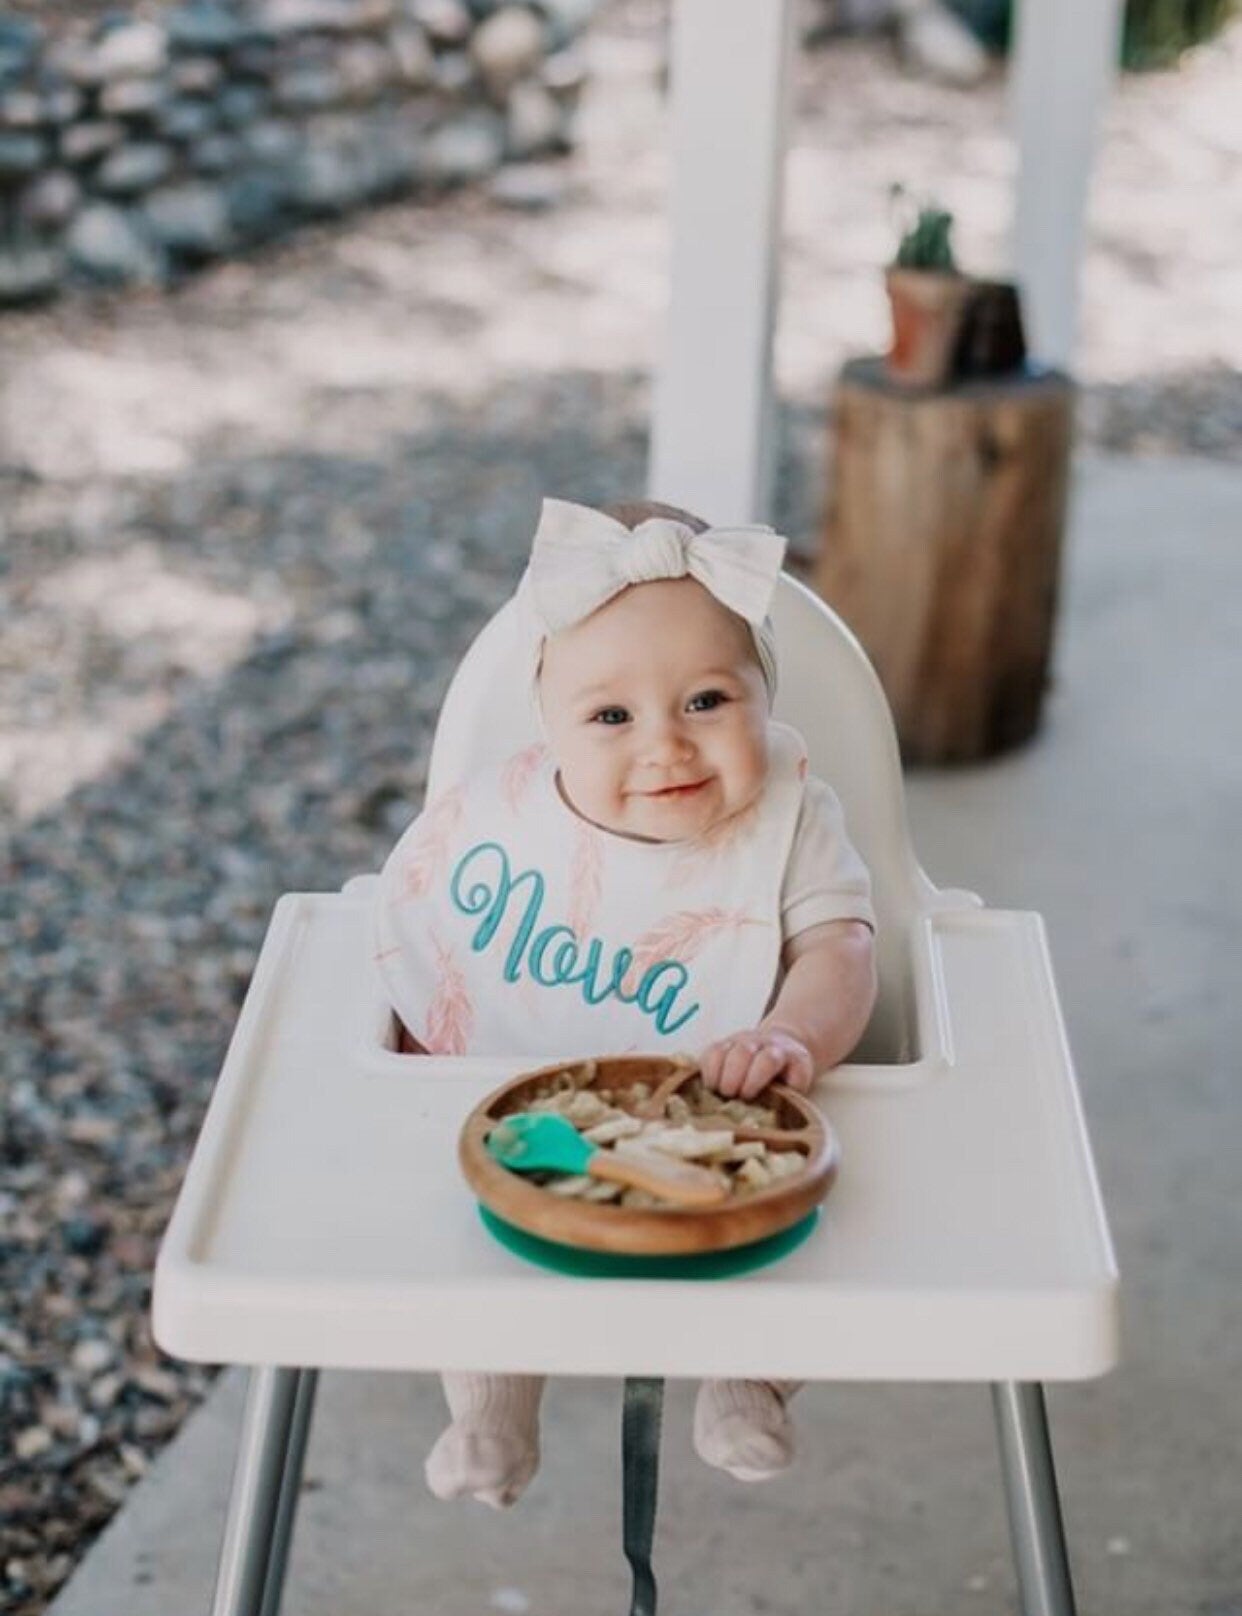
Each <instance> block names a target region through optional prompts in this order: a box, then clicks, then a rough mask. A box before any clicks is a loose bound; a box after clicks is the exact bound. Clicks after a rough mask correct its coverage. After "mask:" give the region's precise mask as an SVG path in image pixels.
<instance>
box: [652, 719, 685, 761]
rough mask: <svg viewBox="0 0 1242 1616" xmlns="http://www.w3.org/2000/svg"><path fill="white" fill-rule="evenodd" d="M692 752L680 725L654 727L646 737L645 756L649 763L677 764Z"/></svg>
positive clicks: (666, 724)
mask: <svg viewBox="0 0 1242 1616" xmlns="http://www.w3.org/2000/svg"><path fill="white" fill-rule="evenodd" d="M692 750H693V747H692V744H691V741H690V737H689V736H688V735H687V734H686V732H685V730H684V729H683V728H682V727H681V725H680V724H676V723H664V724H657V725H654V726H653V727H652V729H651V731H650V733H649V734H648V736H647V746H646V755H647V759H648V761H649V762H652V763H668V762H679V761H680V760H681V759H682V758H686V757H689V755H690V753H691V751H692Z"/></svg>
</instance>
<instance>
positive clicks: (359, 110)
mask: <svg viewBox="0 0 1242 1616" xmlns="http://www.w3.org/2000/svg"><path fill="white" fill-rule="evenodd" d="M600 3H601V0H186V3H182V4H177V5H171V6H169V7H167V8H166V9H164V10H162V11H161V12H159V13H158V14H157V16H155V17H148V16H145V15H139V14H137V13H135V12H123V13H119V14H118V13H109V15H108V16H107V17H106V18H105V19H103V20H102V21H100V22H97V23H95V24H94V25H93V26H88V27H86V28H84V29H81V30H79V31H77V32H75V33H72V34H66V35H64V36H63V37H59V38H55V39H52V38H49V37H47V35H46V34H45V32H44V31H43V30H42V29H41V28H40V27H39V25H38V24H36V23H34V22H31V21H29V20H28V19H26V18H24V17H20V16H16V15H14V14H12V13H9V14H5V13H2V12H0V309H2V308H3V307H4V306H5V305H17V304H24V303H30V302H34V301H39V300H42V299H45V298H50V297H53V296H55V295H57V294H58V293H59V292H61V291H62V290H64V289H65V288H66V287H68V286H72V285H88V286H89V285H93V286H123V285H128V284H146V285H157V286H159V285H168V284H170V283H172V282H175V281H176V280H177V279H179V278H180V277H181V276H182V275H184V274H185V273H187V272H189V271H192V270H193V269H194V268H195V267H197V266H199V265H201V264H203V263H205V262H207V261H209V260H211V259H215V258H220V257H226V256H229V255H231V254H235V253H238V252H243V251H245V250H247V249H249V248H251V247H253V246H255V245H257V244H260V243H262V242H265V241H270V240H273V239H275V238H277V237H280V236H282V235H286V234H288V233H289V232H290V231H291V230H293V229H296V228H297V227H298V226H299V225H300V224H302V223H304V222H306V221H308V220H312V219H317V218H324V217H330V216H335V215H342V214H346V213H349V212H351V211H353V210H354V209H357V208H362V207H366V206H369V205H371V204H374V203H377V202H381V201H385V200H388V199H390V198H393V197H396V196H402V195H407V194H410V193H420V192H421V193H425V194H429V195H431V194H435V193H437V192H440V191H443V190H445V189H447V188H449V187H451V186H454V185H458V184H461V183H464V182H467V181H471V180H479V179H483V178H486V177H488V176H490V175H492V174H493V173H495V171H497V170H498V169H499V168H500V167H501V166H502V165H504V164H509V163H525V162H527V161H529V160H530V159H532V158H539V157H543V156H546V155H549V154H552V153H557V152H563V151H565V150H567V149H568V148H569V146H570V144H571V139H572V117H573V112H574V109H575V107H576V105H577V100H578V97H579V93H580V91H581V88H582V85H583V82H584V80H585V76H586V75H585V67H584V64H583V60H582V57H581V54H580V52H579V50H578V49H577V48H576V44H575V42H576V40H577V38H578V36H579V35H580V33H581V31H582V29H583V28H584V27H585V26H586V24H587V23H588V22H589V20H590V18H591V16H592V15H593V14H594V12H595V11H596V10H597V9H598V7H599V5H600ZM532 194H533V193H532V192H531V190H530V187H529V186H522V185H521V184H518V185H517V186H516V189H515V192H514V196H515V198H516V202H515V205H524V206H529V205H533V204H532V202H531V196H532ZM503 195H504V188H502V196H503ZM537 200H542V198H538V199H537Z"/></svg>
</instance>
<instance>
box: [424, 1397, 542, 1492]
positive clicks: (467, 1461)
mask: <svg viewBox="0 0 1242 1616" xmlns="http://www.w3.org/2000/svg"><path fill="white" fill-rule="evenodd" d="M440 1381H441V1384H442V1385H443V1387H444V1397H445V1401H446V1402H447V1403H448V1406H449V1413H450V1414H451V1415H452V1416H453V1423H452V1424H451V1425H450V1426H449V1427H448V1428H447V1430H445V1431H442V1432H441V1434H440V1437H439V1439H438V1440H437V1442H436V1445H435V1447H434V1448H432V1450H431V1452H430V1453H429V1454H428V1455H427V1464H426V1476H427V1485H428V1486H429V1487H430V1488H431V1490H432V1492H433V1493H435V1495H436V1497H437V1498H460V1497H461V1496H462V1495H463V1494H464V1493H469V1494H470V1496H471V1497H472V1498H477V1499H478V1500H479V1502H480V1503H483V1504H490V1505H491V1506H492V1508H493V1509H504V1508H505V1506H506V1505H508V1504H512V1503H515V1502H516V1501H517V1499H518V1498H520V1497H521V1495H522V1492H523V1490H524V1489H525V1487H526V1484H527V1482H528V1481H529V1480H530V1478H531V1477H532V1476H533V1475H534V1474H535V1471H536V1470H538V1468H539V1399H540V1398H541V1397H542V1396H543V1377H542V1376H541V1375H476V1374H465V1373H458V1372H452V1373H446V1374H444V1375H441V1377H440Z"/></svg>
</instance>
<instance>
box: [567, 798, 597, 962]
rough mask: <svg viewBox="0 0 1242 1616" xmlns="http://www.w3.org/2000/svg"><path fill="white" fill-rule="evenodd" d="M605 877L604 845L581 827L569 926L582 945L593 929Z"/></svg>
mask: <svg viewBox="0 0 1242 1616" xmlns="http://www.w3.org/2000/svg"><path fill="white" fill-rule="evenodd" d="M603 878H604V844H603V842H602V840H601V839H600V837H599V836H597V835H596V833H595V832H594V831H593V830H592V829H591V828H590V826H588V825H579V826H578V827H577V830H576V831H575V834H574V856H573V858H572V860H571V861H570V865H569V924H570V928H571V930H572V931H573V934H574V936H575V937H576V938H577V939H578V941H579V942H584V941H585V940H586V937H587V934H588V933H589V932H590V930H591V923H592V921H593V920H594V918H595V906H596V904H598V902H599V898H600V890H601V888H602V886H603Z"/></svg>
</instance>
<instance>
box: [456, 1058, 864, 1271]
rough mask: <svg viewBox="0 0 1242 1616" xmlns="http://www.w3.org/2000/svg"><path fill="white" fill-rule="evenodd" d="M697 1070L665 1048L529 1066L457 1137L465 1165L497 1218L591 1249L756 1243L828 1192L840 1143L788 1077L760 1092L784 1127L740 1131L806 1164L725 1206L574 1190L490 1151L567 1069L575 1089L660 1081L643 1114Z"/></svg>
mask: <svg viewBox="0 0 1242 1616" xmlns="http://www.w3.org/2000/svg"><path fill="white" fill-rule="evenodd" d="M697 1072H698V1068H697V1067H696V1066H695V1065H694V1064H693V1063H692V1062H690V1061H684V1060H675V1059H670V1058H667V1057H664V1056H659V1055H608V1056H601V1057H600V1058H599V1059H597V1060H589V1061H576V1062H572V1063H570V1064H561V1065H556V1066H543V1067H540V1068H539V1070H538V1071H533V1072H524V1073H523V1074H522V1075H521V1076H520V1077H515V1078H513V1079H511V1081H509V1082H508V1083H505V1084H504V1085H503V1086H502V1087H501V1088H499V1089H497V1090H496V1091H495V1093H493V1094H491V1095H489V1096H488V1097H487V1099H486V1100H483V1101H482V1102H481V1103H480V1104H479V1105H477V1106H476V1107H475V1108H474V1110H473V1111H472V1112H471V1113H470V1115H469V1116H468V1117H467V1118H466V1122H465V1125H464V1127H463V1128H462V1132H461V1139H460V1143H459V1147H458V1156H459V1159H460V1161H461V1168H462V1172H463V1173H464V1174H465V1176H466V1180H467V1182H468V1183H469V1185H470V1187H471V1189H472V1190H473V1191H474V1193H475V1194H476V1195H477V1196H478V1198H479V1200H480V1201H481V1202H482V1203H483V1205H484V1206H485V1207H487V1209H488V1210H489V1211H490V1212H493V1213H495V1215H496V1216H497V1217H498V1218H503V1219H504V1221H505V1222H506V1223H511V1224H513V1225H515V1226H516V1227H517V1228H519V1229H523V1230H525V1231H526V1233H527V1234H533V1235H538V1236H540V1237H541V1238H542V1239H544V1240H553V1241H556V1242H557V1243H558V1244H560V1245H565V1246H577V1247H581V1248H583V1249H585V1250H587V1251H608V1252H616V1253H628V1254H630V1255H637V1256H650V1255H661V1256H688V1255H691V1254H694V1253H697V1252H704V1251H727V1250H729V1249H731V1248H732V1247H735V1246H746V1245H750V1244H751V1243H752V1242H753V1241H756V1240H762V1239H764V1238H765V1237H767V1236H768V1235H773V1234H777V1233H779V1232H780V1231H781V1230H782V1229H788V1228H791V1227H792V1226H793V1225H794V1224H795V1223H798V1222H800V1221H801V1219H803V1218H804V1217H806V1215H807V1214H808V1213H809V1212H810V1211H812V1209H813V1208H814V1207H816V1206H818V1205H819V1203H820V1202H821V1201H822V1200H823V1199H824V1197H825V1196H826V1195H827V1193H828V1191H829V1189H830V1188H831V1185H832V1181H833V1179H834V1178H835V1177H836V1173H837V1165H838V1162H839V1159H840V1151H839V1147H838V1145H837V1140H836V1136H835V1135H834V1134H833V1132H832V1130H831V1129H830V1128H829V1127H828V1124H827V1123H826V1122H825V1121H824V1119H823V1117H822V1116H820V1114H819V1112H818V1111H817V1110H816V1109H815V1107H814V1106H813V1105H812V1104H811V1102H810V1101H809V1100H807V1099H805V1098H804V1097H803V1096H802V1095H801V1094H797V1093H795V1091H794V1090H793V1089H790V1088H786V1087H785V1085H784V1084H781V1083H776V1084H773V1085H772V1086H771V1087H770V1088H768V1089H766V1090H765V1091H764V1093H763V1095H762V1096H761V1097H760V1099H759V1101H758V1102H757V1103H758V1104H760V1105H763V1106H765V1107H766V1108H767V1109H768V1110H771V1111H775V1112H776V1115H777V1120H778V1123H779V1128H778V1130H776V1131H770V1130H767V1129H757V1130H756V1129H747V1128H745V1127H744V1126H738V1127H737V1128H736V1132H737V1135H738V1137H739V1139H745V1138H747V1137H750V1138H763V1139H764V1140H765V1141H766V1142H767V1143H769V1144H773V1145H780V1146H783V1147H785V1148H789V1149H794V1150H798V1151H800V1152H801V1153H802V1154H803V1155H804V1156H805V1157H806V1165H805V1167H804V1168H803V1170H802V1171H801V1172H800V1173H796V1174H792V1175H791V1176H790V1177H788V1178H785V1179H782V1180H781V1181H780V1182H779V1183H777V1184H772V1185H769V1186H768V1187H766V1188H764V1189H759V1190H754V1191H751V1192H749V1193H746V1194H742V1195H735V1196H730V1198H729V1199H728V1200H727V1201H724V1202H722V1203H721V1204H720V1205H719V1206H711V1207H701V1208H697V1209H694V1210H691V1209H688V1208H680V1207H669V1208H667V1209H665V1208H662V1207H661V1208H647V1207H629V1206H617V1205H615V1204H610V1203H607V1202H604V1203H600V1202H592V1201H580V1200H574V1199H567V1198H566V1197H564V1196H560V1195H553V1194H551V1193H550V1192H549V1191H548V1190H546V1189H544V1188H543V1187H542V1186H541V1185H539V1184H536V1183H534V1182H532V1181H531V1180H530V1179H527V1178H523V1177H522V1176H521V1175H520V1174H518V1173H512V1172H510V1171H509V1170H508V1168H505V1167H502V1166H501V1165H500V1163H499V1162H497V1161H494V1160H493V1159H492V1157H491V1156H490V1155H489V1154H488V1152H487V1148H486V1145H485V1143H484V1141H485V1140H486V1138H487V1136H488V1134H489V1133H490V1132H491V1130H492V1129H493V1128H494V1127H495V1126H496V1124H497V1123H498V1122H499V1121H500V1119H501V1118H502V1117H504V1116H507V1115H509V1114H510V1113H512V1112H514V1111H523V1110H525V1109H526V1108H527V1106H528V1105H529V1104H530V1102H531V1100H532V1099H534V1098H535V1096H536V1095H537V1094H538V1093H539V1092H540V1091H541V1090H546V1089H547V1088H548V1087H549V1086H550V1085H551V1084H552V1082H553V1081H554V1080H555V1079H557V1078H560V1077H562V1076H567V1077H568V1078H569V1079H570V1080H571V1081H572V1083H573V1086H574V1087H575V1088H578V1089H611V1090H613V1092H614V1093H615V1092H616V1091H617V1090H620V1089H625V1088H628V1087H630V1086H631V1085H633V1084H635V1083H645V1084H647V1085H648V1087H649V1088H650V1089H651V1090H652V1091H653V1092H652V1100H651V1101H650V1102H647V1103H646V1104H644V1105H643V1106H642V1107H641V1108H640V1109H639V1111H638V1113H637V1114H639V1115H643V1116H649V1115H652V1114H653V1112H654V1114H655V1115H661V1114H662V1113H663V1106H664V1105H665V1104H666V1103H667V1101H668V1100H669V1099H670V1098H671V1096H672V1095H673V1094H675V1093H676V1092H677V1091H678V1090H679V1089H680V1088H682V1087H683V1085H684V1084H686V1083H688V1082H689V1081H690V1079H691V1078H692V1077H694V1076H696V1075H697ZM657 1102H658V1107H659V1109H656V1104H657ZM722 1103H723V1102H722Z"/></svg>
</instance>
